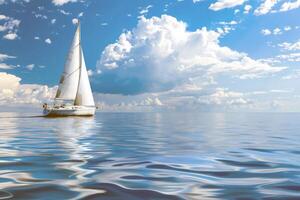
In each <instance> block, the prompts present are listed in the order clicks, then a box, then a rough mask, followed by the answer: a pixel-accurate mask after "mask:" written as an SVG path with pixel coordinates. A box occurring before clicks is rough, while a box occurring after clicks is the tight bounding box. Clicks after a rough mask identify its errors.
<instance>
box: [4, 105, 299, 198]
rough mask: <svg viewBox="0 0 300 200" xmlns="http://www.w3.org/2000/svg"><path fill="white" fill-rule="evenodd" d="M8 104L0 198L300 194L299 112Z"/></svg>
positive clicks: (237, 196)
mask: <svg viewBox="0 0 300 200" xmlns="http://www.w3.org/2000/svg"><path fill="white" fill-rule="evenodd" d="M38 115H40V113H39V111H36V112H35V111H34V112H28V110H25V111H24V110H20V111H18V112H12V111H9V109H7V110H6V111H1V112H0V199H30V200H32V199H46V200H47V199H51V200H52V199H55V200H59V199H125V200H135V199H154V200H156V199H197V200H198V199H200V200H201V199H300V113H106V112H97V114H96V116H95V117H67V118H43V117H38Z"/></svg>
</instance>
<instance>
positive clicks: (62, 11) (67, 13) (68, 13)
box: [58, 9, 71, 15]
mask: <svg viewBox="0 0 300 200" xmlns="http://www.w3.org/2000/svg"><path fill="white" fill-rule="evenodd" d="M58 11H59V12H60V13H62V14H63V15H70V14H71V13H70V12H67V11H65V10H63V9H59V10H58Z"/></svg>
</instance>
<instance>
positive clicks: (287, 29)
mask: <svg viewBox="0 0 300 200" xmlns="http://www.w3.org/2000/svg"><path fill="white" fill-rule="evenodd" d="M284 30H285V31H290V30H292V27H290V26H285V27H284Z"/></svg>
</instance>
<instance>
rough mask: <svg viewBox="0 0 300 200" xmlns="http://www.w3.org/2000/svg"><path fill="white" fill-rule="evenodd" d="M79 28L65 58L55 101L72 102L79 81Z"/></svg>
mask: <svg viewBox="0 0 300 200" xmlns="http://www.w3.org/2000/svg"><path fill="white" fill-rule="evenodd" d="M79 56H80V27H79V26H78V28H77V30H76V33H75V36H74V39H73V42H72V44H71V48H70V51H69V55H68V57H67V60H66V63H65V68H64V72H63V74H62V76H61V78H60V81H59V87H58V90H57V92H56V96H55V98H56V99H63V100H74V99H75V96H76V93H77V87H78V84H77V83H78V81H79V66H80V63H79V62H80V59H78V58H79Z"/></svg>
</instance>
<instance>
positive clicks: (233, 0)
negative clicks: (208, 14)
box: [209, 0, 245, 11]
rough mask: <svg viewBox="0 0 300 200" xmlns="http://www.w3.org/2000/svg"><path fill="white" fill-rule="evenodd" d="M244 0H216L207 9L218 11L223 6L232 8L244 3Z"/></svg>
mask: <svg viewBox="0 0 300 200" xmlns="http://www.w3.org/2000/svg"><path fill="white" fill-rule="evenodd" d="M244 2H245V0H218V1H217V2H215V3H213V4H211V5H210V6H209V9H211V10H214V11H218V10H222V9H224V8H233V7H236V6H239V5H242V4H244Z"/></svg>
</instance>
